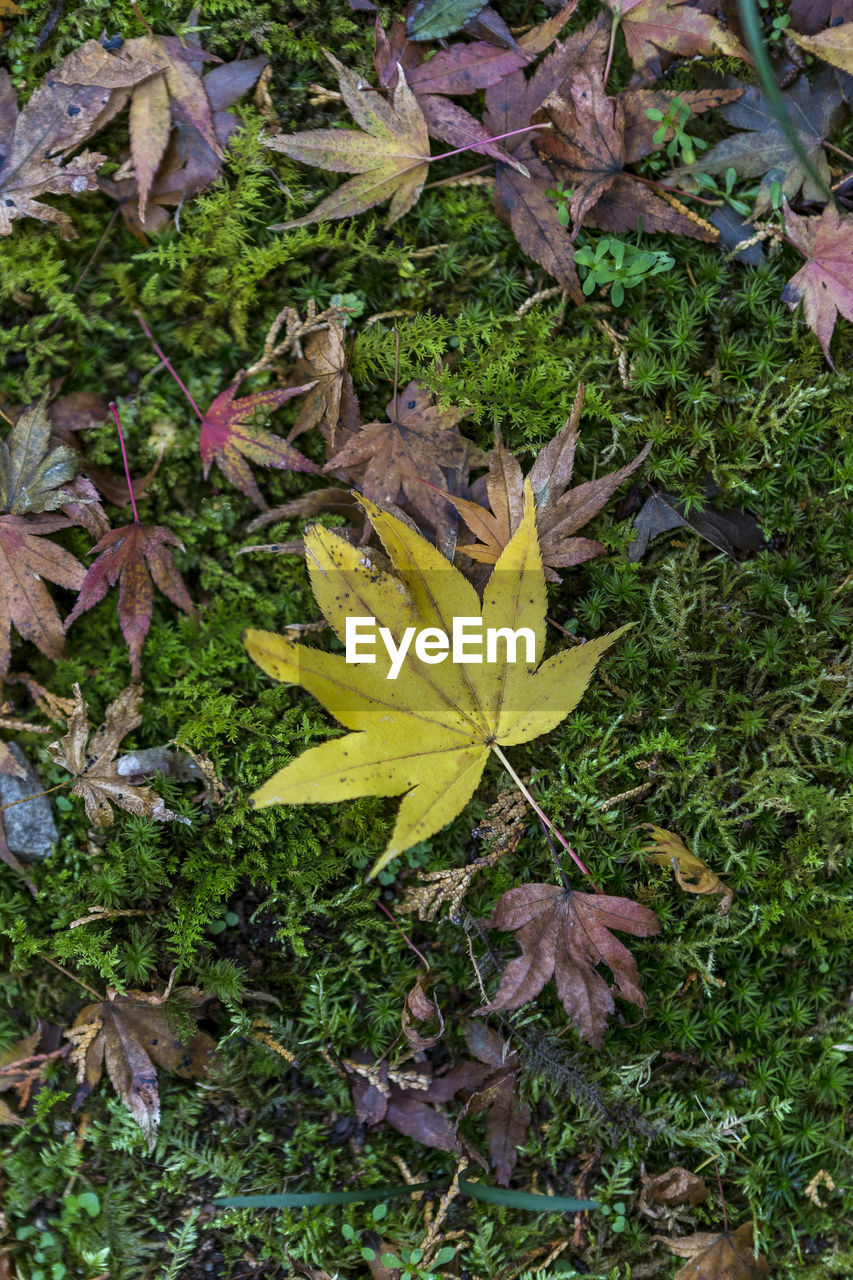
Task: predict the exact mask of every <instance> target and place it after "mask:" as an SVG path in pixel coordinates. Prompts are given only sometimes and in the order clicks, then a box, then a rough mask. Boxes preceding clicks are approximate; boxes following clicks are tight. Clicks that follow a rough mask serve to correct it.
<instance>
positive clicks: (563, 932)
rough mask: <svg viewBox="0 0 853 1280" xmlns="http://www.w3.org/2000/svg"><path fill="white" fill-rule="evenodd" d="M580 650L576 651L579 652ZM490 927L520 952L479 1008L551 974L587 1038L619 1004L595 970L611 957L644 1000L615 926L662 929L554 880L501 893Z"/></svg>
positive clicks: (646, 913)
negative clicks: (511, 936) (508, 935)
mask: <svg viewBox="0 0 853 1280" xmlns="http://www.w3.org/2000/svg"><path fill="white" fill-rule="evenodd" d="M576 652H577V651H576ZM486 926H487V928H490V929H504V930H511V931H513V932H514V933H515V934H516V940H517V941H518V944H519V946H520V947H521V955H520V956H518V957H517V959H515V960H510V962H509V964H508V965H507V966H506V968H505V969H504V972H503V976H502V978H501V982H500V986H499V987H498V990H497V993H496V995H495V997H494V999H493V1000H492V1001H491V1003H490V1004H488V1005H485V1006H484V1007H483V1008H482V1009H478V1010H477V1013H478V1014H479V1015H484V1014H487V1013H492V1012H495V1011H497V1010H499V1009H520V1008H521V1006H522V1005H524V1004H528V1003H529V1002H530V1001H531V1000H534V999H535V998H536V996H537V995H538V994H539V992H540V991H541V990H542V988H543V987H544V986H545V983H546V982H548V980H549V979H550V978H552V977H553V978H554V981H555V982H556V984H557V994H558V996H559V997H560V1000H561V1001H562V1004H563V1008H564V1009H565V1010H566V1013H567V1014H568V1015H569V1017H570V1018H571V1020H572V1023H573V1024H574V1026H575V1028H576V1030H577V1032H578V1034H579V1035H580V1036H581V1038H582V1039H584V1040H586V1041H588V1042H589V1044H592V1045H601V1044H602V1043H603V1040H604V1029H605V1026H606V1024H607V1020H608V1018H609V1017H610V1014H611V1013H613V1011H614V1009H615V1007H616V1006H615V1004H614V1000H613V995H614V989H613V988H611V987H610V986H608V984H607V983H606V982H605V980H604V978H603V977H602V976H601V974H600V973H598V972H597V970H596V965H598V964H606V965H607V966H608V967H609V968H610V970H611V972H612V973H613V976H614V978H615V979H616V986H615V992H616V994H618V995H619V996H621V998H622V999H623V1000H628V1001H630V1003H631V1004H635V1005H639V1007H640V1008H641V1009H645V1007H646V998H645V996H644V995H643V993H642V991H641V990H640V985H639V983H640V975H639V972H638V970H637V964H636V961H635V960H634V957H633V956H632V955H631V952H630V951H629V950H628V948H627V947H625V946H623V945H622V943H621V942H619V941H618V940H617V939H616V938H614V937H613V934H612V933H611V930H612V929H616V930H618V931H619V932H620V933H631V934H634V936H636V937H641V938H647V937H649V936H650V935H651V934H654V933H658V932H659V931H660V923H659V921H658V918H657V916H656V915H655V913H654V912H653V911H650V910H649V908H648V907H644V906H641V905H640V903H638V902H633V901H632V900H631V899H630V898H611V897H608V896H607V895H606V894H594V893H578V892H577V891H576V890H572V889H566V888H564V887H563V886H561V885H553V884H525V885H519V886H518V887H517V888H515V889H508V890H507V892H506V893H504V894H503V895H502V897H501V898H500V900H499V902H498V904H497V906H496V908H495V910H494V912H493V913H492V915H491V917H490V918H489V919H488V920H487V921H486Z"/></svg>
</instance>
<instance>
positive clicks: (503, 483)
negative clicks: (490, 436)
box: [443, 383, 651, 582]
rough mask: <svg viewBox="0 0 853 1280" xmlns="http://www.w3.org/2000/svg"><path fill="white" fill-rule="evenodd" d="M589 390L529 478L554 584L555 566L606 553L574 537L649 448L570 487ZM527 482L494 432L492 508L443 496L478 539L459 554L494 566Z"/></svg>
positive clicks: (596, 544) (488, 484)
mask: <svg viewBox="0 0 853 1280" xmlns="http://www.w3.org/2000/svg"><path fill="white" fill-rule="evenodd" d="M585 394H586V393H585V388H584V385H583V383H581V384H580V386H579V387H578V393H577V396H576V397H575V403H574V406H573V408H572V412H571V416H570V417H569V419H568V421H567V422H566V425H565V426H564V427H563V429H562V431H560V432H559V434H558V435H556V436H555V437H554V439H553V440H551V441H549V443H548V444H547V445H545V447H544V448H543V449H541V450H540V451H539V454H538V456H537V458H536V461H535V462H534V464H533V467H532V468H531V471H530V475H529V476H528V479H529V481H530V484H531V487H532V489H533V499H534V502H535V505H536V530H537V533H538V535H539V545H540V548H541V552H542V563H543V564H544V566H545V576H546V578H548V579H549V580H550V581H551V582H559V581H560V577H559V575H558V573H557V572H556V571H557V569H568V568H574V566H576V565H579V564H583V563H584V561H586V560H591V559H593V558H594V557H595V556H600V555H603V554H604V550H605V548H604V547H603V546H602V544H601V543H600V542H594V541H593V540H592V539H590V538H579V537H576V534H577V531H578V530H579V529H582V528H583V526H584V525H586V524H588V523H589V521H590V520H592V519H593V517H594V516H596V515H597V514H598V512H599V511H600V510H601V509H602V507H603V506H604V504H605V503H606V502H607V501H608V499H609V498H610V497H612V495H613V494H614V493H615V492H616V490H617V489H618V487H619V485H620V484H622V483H623V482H624V481H625V480H627V479H628V477H629V476H630V475H632V474H633V472H634V471H636V469H637V467H639V466H640V464H641V463H642V462H644V461H645V459H646V457H647V456H648V453H649V449H650V448H651V445H646V446H645V447H644V448H643V449H642V450H641V451H640V453H638V454H637V456H636V458H634V459H633V461H632V462H629V463H627V464H626V465H625V466H624V467H620V469H619V470H618V471H611V472H609V473H608V474H607V475H603V476H599V477H598V479H597V480H589V481H587V482H586V483H585V484H579V485H575V487H574V488H570V485H571V481H572V472H573V469H574V463H575V451H576V449H577V441H578V431H579V426H580V417H581V413H582V412H583V405H584V397H585ZM524 483H525V482H524V478H523V475H522V471H521V466H520V465H519V462H518V460H517V458H515V457H514V456H513V455H512V454H511V453H510V452H509V450H508V449H506V448H505V446H504V444H503V441H502V440H501V438H500V433H499V432H497V431H496V435H495V447H494V449H493V450H492V452H491V454H490V456H489V474H488V477H487V479H486V492H487V494H488V498H489V505H490V510H486V509H485V508H484V507H481V506H479V505H478V504H477V503H476V502H471V501H470V500H469V499H467V498H456V497H454V496H453V494H451V493H447V492H445V493H444V495H443V496H444V497H445V498H446V499H447V501H448V502H450V503H452V504H453V506H454V507H455V508H456V510H457V511H458V512H459V514H460V515H461V517H462V519H463V520H464V521H465V523H466V524H467V526H468V528H469V529H470V530H471V532H472V533H474V534H476V536H477V538H478V539H479V541H478V542H475V543H471V544H466V545H460V546H459V548H458V550H459V551H460V552H462V553H463V554H464V555H466V556H470V558H471V559H472V560H477V561H480V562H481V563H483V564H495V562H496V561H497V560H498V558H499V556H500V555H501V553H502V552H503V549H504V547H506V545H507V543H508V542H509V540H510V538H511V537H512V535H513V534H514V533H515V531H516V529H517V528H518V526H519V524H520V522H521V518H522V511H523V509H524Z"/></svg>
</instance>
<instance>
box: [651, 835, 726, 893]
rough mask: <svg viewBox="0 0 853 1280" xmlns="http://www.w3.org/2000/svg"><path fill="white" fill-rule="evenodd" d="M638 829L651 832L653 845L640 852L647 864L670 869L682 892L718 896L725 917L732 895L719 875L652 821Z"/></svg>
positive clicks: (682, 843)
mask: <svg viewBox="0 0 853 1280" xmlns="http://www.w3.org/2000/svg"><path fill="white" fill-rule="evenodd" d="M641 830H643V831H650V832H651V834H652V843H651V844H647V845H644V846H643V848H642V850H641V852H642V853H643V854H644V855H645V858H646V861H647V862H653V863H654V864H655V865H656V866H658V867H672V870H673V874H674V875H675V879H676V883H677V884H678V886H679V888H681V889H683V890H684V891H685V893H721V894H723V900H722V902H721V903H720V915H725V913H726V912H727V911H728V909H729V907H730V906H731V905H732V900H733V898H734V893H733V892H732V890H731V889H730V888H729V886H728V885H727V884H723V881H722V880H721V879H720V877H719V876H718V875H715V873H714V872H713V871H711V870H710V868H709V867H706V866H705V863H704V862H702V861H701V859H699V858H697V857H696V856H695V854H692V853H691V852H690V850H689V849H688V848H687V846H686V845H685V844H684V841H683V840H682V839H681V836H679V835H677V834H676V833H675V832H674V831H666V830H664V828H663V827H656V826H654V824H653V823H651V822H644V823H643V824H642V826H641Z"/></svg>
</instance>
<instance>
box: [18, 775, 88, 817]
mask: <svg viewBox="0 0 853 1280" xmlns="http://www.w3.org/2000/svg"><path fill="white" fill-rule="evenodd" d="M73 781H74V779H73V778H66V779H65V781H64V782H57V784H56V786H55V787H48V788H47V790H46V791H35V792H33V794H32V795H31V796H21V799H20V800H10V801H9V803H8V804H0V813H2V812H3V810H4V809H11V808H12V806H13V805H16V804H26V803H27V801H28V800H38V798H39V796H49V795H50V793H51V791H59V790H61V789H62V787H67V786H68V784H69V782H73Z"/></svg>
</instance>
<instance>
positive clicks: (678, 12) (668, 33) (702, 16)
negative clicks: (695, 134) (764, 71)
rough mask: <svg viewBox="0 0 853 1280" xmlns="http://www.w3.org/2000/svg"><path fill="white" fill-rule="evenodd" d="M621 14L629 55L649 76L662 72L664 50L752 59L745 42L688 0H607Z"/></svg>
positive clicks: (685, 53) (620, 19)
mask: <svg viewBox="0 0 853 1280" xmlns="http://www.w3.org/2000/svg"><path fill="white" fill-rule="evenodd" d="M604 3H605V4H606V5H607V6H608V8H610V9H612V10H613V12H614V13H616V14H618V15H619V22H620V25H621V28H622V32H623V34H624V36H625V44H626V46H627V49H628V56H629V57H630V59H631V61H632V62H633V64H634V66H635V67H636V68H637V70H638V71H639V72H640V73H641V74H642V75H644V76H646V77H647V79H649V80H655V79H657V77H658V76H659V75H660V73H661V69H662V68H661V57H660V55H661V52H666V53H673V54H681V55H682V57H686V58H692V57H694V56H695V55H696V54H706V55H707V56H709V57H712V56H716V57H719V56H721V55H722V56H723V57H727V58H742V59H743V60H744V61H745V62H749V63H751V62H752V59H751V58H750V56H749V54H748V53H747V51H746V49H744V47H743V45H742V44H741V43H740V41H739V40H738V39H737V37H736V36H735V35H733V34H732V33H731V32H730V31H727V30H726V28H725V27H724V26H723V25H722V24H721V23H720V22H718V20H717V19H716V18H714V17H712V16H711V15H710V14H708V13H702V12H701V11H700V10H699V9H694V8H693V6H692V5H691V4H689V3H688V2H687V0H604Z"/></svg>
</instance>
